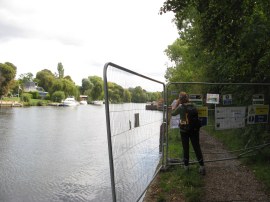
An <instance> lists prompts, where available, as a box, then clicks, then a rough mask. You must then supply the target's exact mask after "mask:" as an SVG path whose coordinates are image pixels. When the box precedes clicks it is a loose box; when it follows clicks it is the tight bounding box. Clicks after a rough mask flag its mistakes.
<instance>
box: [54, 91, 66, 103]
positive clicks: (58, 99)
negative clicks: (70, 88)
mask: <svg viewBox="0 0 270 202" xmlns="http://www.w3.org/2000/svg"><path fill="white" fill-rule="evenodd" d="M51 99H52V101H53V102H61V101H62V100H63V99H65V93H64V92H63V91H55V92H54V93H53V94H52V97H51Z"/></svg>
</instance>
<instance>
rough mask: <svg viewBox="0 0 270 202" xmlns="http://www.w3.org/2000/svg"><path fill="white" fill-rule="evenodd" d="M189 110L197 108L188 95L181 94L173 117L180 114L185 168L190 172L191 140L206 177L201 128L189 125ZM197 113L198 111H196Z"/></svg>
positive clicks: (201, 170) (174, 106)
mask: <svg viewBox="0 0 270 202" xmlns="http://www.w3.org/2000/svg"><path fill="white" fill-rule="evenodd" d="M188 109H195V110H196V107H195V106H194V105H193V104H192V103H190V102H189V98H188V94H187V93H186V92H180V94H179V99H178V100H177V102H176V104H174V105H173V106H172V113H171V115H172V116H176V115H178V114H180V123H179V127H180V135H181V140H182V147H183V154H184V159H183V161H184V168H185V170H187V171H188V170H189V140H190V141H191V144H192V147H193V149H194V152H195V155H196V158H197V160H198V162H199V164H200V168H199V173H200V174H202V175H205V167H204V160H203V155H202V151H201V146H200V138H199V133H200V126H198V127H196V125H194V124H190V123H189V118H188V114H187V113H188ZM196 112H197V110H196Z"/></svg>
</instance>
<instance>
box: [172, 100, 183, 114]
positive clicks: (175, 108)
mask: <svg viewBox="0 0 270 202" xmlns="http://www.w3.org/2000/svg"><path fill="white" fill-rule="evenodd" d="M180 106H181V105H180V102H179V99H178V100H177V102H176V103H175V105H173V106H172V113H171V115H172V116H176V115H178V114H180Z"/></svg>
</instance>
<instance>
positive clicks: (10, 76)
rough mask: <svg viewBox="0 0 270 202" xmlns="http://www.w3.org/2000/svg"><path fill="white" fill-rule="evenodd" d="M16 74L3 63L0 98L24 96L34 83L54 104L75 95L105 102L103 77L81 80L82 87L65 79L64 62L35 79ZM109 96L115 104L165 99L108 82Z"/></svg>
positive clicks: (0, 70)
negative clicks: (53, 70) (26, 88)
mask: <svg viewBox="0 0 270 202" xmlns="http://www.w3.org/2000/svg"><path fill="white" fill-rule="evenodd" d="M16 73H17V67H16V66H15V65H14V64H12V63H10V62H6V63H3V64H2V63H0V97H2V96H8V95H15V94H17V93H18V92H19V93H20V94H22V92H23V90H24V89H23V87H24V84H25V83H26V82H35V83H36V84H37V85H38V86H39V87H42V88H43V89H44V91H46V92H48V94H47V95H46V98H45V99H48V100H51V101H54V102H61V100H63V99H65V98H66V97H68V96H74V97H76V98H77V100H79V97H80V95H87V97H88V101H89V102H91V101H94V100H103V99H104V90H103V80H102V78H101V77H99V76H88V77H87V78H83V79H82V84H81V86H77V85H76V84H75V82H74V81H73V80H72V78H71V76H69V75H67V76H65V74H64V67H63V65H62V63H58V65H57V72H56V73H53V72H51V71H50V70H48V69H43V70H41V71H38V72H37V73H36V76H35V77H34V75H33V74H32V73H31V72H28V73H24V74H21V75H19V78H18V79H15V77H16ZM108 94H109V100H110V102H112V103H124V102H136V103H144V102H147V101H156V100H158V99H160V98H161V97H162V95H161V92H147V91H146V90H144V89H142V87H140V86H137V87H135V88H128V89H124V88H123V87H122V86H120V85H118V84H116V83H113V82H108ZM34 95H35V94H34ZM37 96H38V95H37ZM37 96H35V97H37Z"/></svg>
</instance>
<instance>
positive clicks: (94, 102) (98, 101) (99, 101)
mask: <svg viewBox="0 0 270 202" xmlns="http://www.w3.org/2000/svg"><path fill="white" fill-rule="evenodd" d="M93 104H94V105H103V101H102V100H95V101H93Z"/></svg>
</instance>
